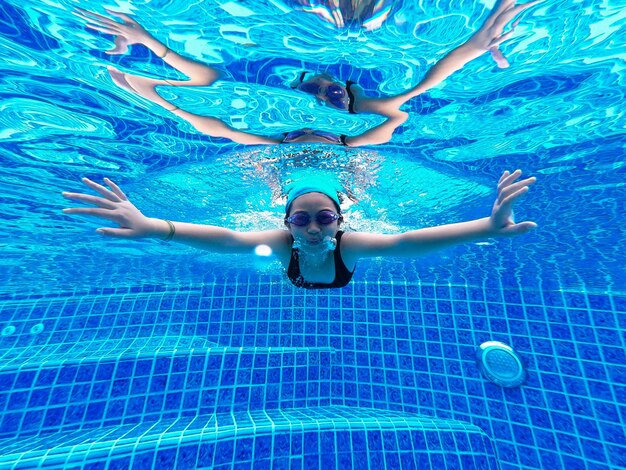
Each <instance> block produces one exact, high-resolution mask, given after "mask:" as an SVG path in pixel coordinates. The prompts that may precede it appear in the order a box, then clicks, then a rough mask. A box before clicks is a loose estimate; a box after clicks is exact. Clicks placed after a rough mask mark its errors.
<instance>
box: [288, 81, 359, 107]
mask: <svg viewBox="0 0 626 470" xmlns="http://www.w3.org/2000/svg"><path fill="white" fill-rule="evenodd" d="M298 88H299V89H300V90H302V91H304V92H305V93H309V94H311V95H314V96H315V97H316V98H317V100H318V101H319V102H320V103H325V104H327V105H329V106H331V107H333V108H336V109H346V106H347V103H348V96H347V93H346V88H345V86H343V85H342V84H341V83H339V82H337V81H335V80H334V79H333V78H332V77H331V76H328V75H324V74H321V75H315V76H313V77H311V78H309V79H308V80H305V81H304V82H303V83H302V84H301V85H300V86H299V87H298Z"/></svg>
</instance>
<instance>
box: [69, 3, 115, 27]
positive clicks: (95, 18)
mask: <svg viewBox="0 0 626 470" xmlns="http://www.w3.org/2000/svg"><path fill="white" fill-rule="evenodd" d="M74 14H75V15H76V16H80V17H81V18H83V19H84V20H87V21H90V22H92V23H97V22H100V23H102V24H103V25H109V26H111V25H114V24H118V23H117V22H116V21H113V20H112V19H111V18H107V17H106V16H102V15H99V14H98V13H94V12H93V11H87V10H84V9H82V8H78V7H77V8H76V12H75V13H74Z"/></svg>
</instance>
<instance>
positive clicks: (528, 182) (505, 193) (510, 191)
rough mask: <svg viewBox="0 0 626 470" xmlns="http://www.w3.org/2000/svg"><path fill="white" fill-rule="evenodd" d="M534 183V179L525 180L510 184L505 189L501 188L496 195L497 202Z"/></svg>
mask: <svg viewBox="0 0 626 470" xmlns="http://www.w3.org/2000/svg"><path fill="white" fill-rule="evenodd" d="M535 181H536V180H535V178H527V179H525V180H522V181H518V182H517V183H514V184H511V185H510V186H507V187H506V188H503V189H502V191H500V193H499V194H498V201H503V200H504V199H506V198H507V197H508V196H509V195H510V194H513V193H515V192H516V191H518V190H520V189H522V188H527V187H528V186H530V185H531V184H533V183H534V182H535Z"/></svg>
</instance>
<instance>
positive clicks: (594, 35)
mask: <svg viewBox="0 0 626 470" xmlns="http://www.w3.org/2000/svg"><path fill="white" fill-rule="evenodd" d="M444 3H445V4H444ZM80 6H81V7H83V8H87V9H91V10H97V11H99V12H103V10H102V9H101V6H100V5H99V4H98V3H96V2H83V3H81V5H80ZM107 6H110V7H111V8H115V9H119V10H121V11H126V12H128V13H131V14H133V15H135V17H137V18H139V19H140V20H141V22H142V24H143V25H144V26H145V27H146V28H147V29H148V30H149V31H150V32H152V33H153V34H155V35H156V36H157V37H159V39H161V40H166V42H167V44H168V45H169V47H171V48H172V49H174V50H177V51H180V52H181V53H183V54H184V55H186V56H189V57H193V58H195V59H197V60H200V61H202V62H206V63H210V64H214V65H215V66H216V67H219V68H220V69H222V70H224V71H226V72H227V73H228V78H227V79H225V80H222V81H220V82H218V83H216V84H215V85H213V86H211V87H201V88H176V89H172V88H164V89H163V94H164V96H166V97H167V98H168V99H171V100H172V101H175V102H176V103H177V104H178V105H179V106H180V107H182V108H184V109H187V110H190V111H193V112H195V113H198V114H210V115H212V116H216V117H218V118H220V119H223V120H225V121H226V122H228V123H229V124H230V125H232V126H234V127H237V128H241V129H247V130H249V131H252V132H259V133H263V132H267V133H269V132H271V133H273V134H277V133H280V132H285V131H288V130H292V129H293V128H294V126H300V127H301V126H302V123H306V126H308V127H315V128H320V129H324V130H329V131H333V130H337V129H341V130H342V132H343V133H346V134H357V133H360V132H363V131H364V130H365V129H367V128H369V127H371V126H373V125H376V124H378V123H379V122H380V121H381V119H380V118H378V117H376V116H371V115H357V116H354V115H348V114H346V113H342V112H339V111H334V110H332V109H330V108H325V107H320V106H318V105H317V104H316V103H315V100H314V99H313V98H312V97H309V96H306V95H303V94H299V93H297V92H294V91H292V90H290V89H289V87H288V84H289V83H290V82H291V80H293V79H294V78H295V77H296V76H297V74H298V73H299V71H300V70H320V71H321V70H328V71H330V72H331V73H333V74H334V75H336V76H338V77H340V78H341V79H343V80H346V79H352V80H354V81H356V82H358V83H359V84H361V85H362V86H363V87H364V88H365V89H366V90H369V91H371V92H372V93H373V94H376V93H380V94H382V95H386V94H394V93H399V92H401V91H403V90H405V89H406V88H408V87H410V86H412V85H413V84H415V83H416V82H417V81H418V80H419V79H420V78H421V77H422V76H423V74H424V73H425V71H426V70H427V68H428V67H431V66H432V65H433V64H434V63H435V62H436V61H437V60H439V59H441V58H442V57H443V56H444V55H445V54H446V52H447V51H449V50H451V49H452V48H454V47H456V46H458V45H459V44H461V43H462V42H463V41H464V40H466V39H467V38H468V37H469V36H470V35H471V33H472V32H473V31H475V30H476V29H477V28H478V27H479V26H480V24H481V22H482V21H483V20H484V18H485V17H486V16H487V14H488V10H489V9H490V8H491V7H492V3H491V2H489V3H487V4H483V3H475V2H449V3H446V2H421V3H417V2H410V1H407V0H404V1H399V2H397V3H396V5H395V7H394V10H393V15H392V16H391V17H390V19H389V20H388V21H387V22H386V23H385V24H384V25H383V26H382V27H381V28H380V29H377V30H374V31H369V32H366V31H363V30H361V29H359V28H358V27H356V26H355V25H352V26H351V27H349V28H347V29H344V30H336V29H333V28H332V27H330V26H329V25H327V24H325V23H324V22H322V21H320V20H319V19H318V18H316V17H315V16H313V15H311V14H307V13H304V12H302V11H294V10H292V9H291V7H292V6H293V5H291V4H289V3H284V2H280V1H278V0H267V1H259V2H228V1H206V2H200V3H196V4H190V3H188V2H146V3H145V4H131V3H127V2H116V3H111V4H107ZM73 7H74V3H72V2H68V1H62V2H39V1H36V2H27V3H24V2H17V1H14V0H11V1H1V2H0V12H1V13H2V14H1V15H0V46H1V47H0V50H1V51H2V52H1V53H0V64H1V69H2V73H0V111H1V113H0V160H1V162H2V164H1V165H0V176H1V178H0V190H1V196H0V197H1V200H0V204H1V206H0V207H1V210H0V219H1V222H2V223H1V224H0V246H1V249H2V256H1V257H0V258H1V259H0V332H1V333H2V335H1V336H0V358H1V360H0V468H5V467H6V468H33V467H37V466H40V465H43V466H47V467H51V468H139V469H142V468H194V467H198V468H220V469H221V468H224V469H225V468H251V467H254V468H324V469H326V468H341V469H343V468H354V469H361V468H367V467H368V466H369V468H372V469H377V468H387V469H395V468H403V469H410V468H430V467H432V468H501V469H526V468H563V469H578V468H581V469H582V468H589V469H608V468H626V431H625V423H626V405H625V403H626V366H625V363H626V354H625V350H626V334H625V332H626V275H625V272H624V261H625V260H624V256H623V249H622V248H621V246H622V245H623V240H624V239H625V233H624V232H625V226H624V224H623V223H622V216H623V214H624V213H626V207H625V206H626V186H625V185H624V176H625V174H626V163H625V158H624V155H625V152H624V142H625V134H626V133H625V131H624V129H625V123H626V120H625V118H624V110H623V105H622V103H623V102H624V89H625V88H624V81H625V72H624V70H625V65H624V55H625V53H626V50H625V47H624V44H625V41H624V32H623V24H624V20H625V18H626V12H625V11H624V9H623V8H621V7H620V6H619V5H618V3H617V2H605V3H603V4H601V5H597V4H594V3H592V2H589V1H581V2H575V3H573V2H564V1H549V0H548V1H546V2H544V3H543V4H540V5H537V6H535V7H533V8H532V9H531V10H529V11H527V12H526V13H525V14H524V15H523V17H522V21H521V23H520V24H519V26H518V27H517V30H516V34H515V36H514V38H513V39H511V40H510V41H508V42H506V43H505V44H504V45H503V51H504V52H505V54H506V55H507V57H508V58H509V60H510V62H511V66H510V68H508V69H498V68H497V67H496V66H495V65H494V63H493V61H492V60H491V59H490V58H489V57H488V55H486V54H485V55H484V56H482V57H480V58H479V59H476V60H474V61H473V62H471V63H470V64H468V65H467V66H466V67H465V68H464V69H463V70H461V71H459V72H457V73H456V74H454V75H453V76H452V77H450V78H449V79H447V80H446V81H445V83H444V84H442V85H440V86H438V87H436V88H435V89H433V90H431V91H429V92H428V93H426V94H423V95H421V96H419V97H418V98H415V99H414V100H412V101H411V102H410V103H409V104H407V105H406V106H405V107H404V108H403V109H404V110H406V111H407V112H409V114H410V118H409V120H408V121H407V122H406V123H405V124H404V125H403V126H402V127H401V128H400V129H398V131H396V133H395V134H394V136H393V139H392V141H391V142H390V143H388V144H385V145H381V146H373V147H363V148H359V149H348V148H341V149H337V148H328V147H324V146H319V145H318V146H315V145H312V146H298V145H296V146H282V147H281V148H269V147H247V148H246V147H244V146H241V145H236V144H232V143H229V142H227V141H225V140H221V139H213V138H210V137H207V136H205V135H202V134H200V133H199V132H197V131H196V130H195V129H194V128H193V127H192V126H191V125H190V124H188V123H187V122H185V121H183V120H181V119H178V118H177V117H175V116H173V115H172V114H170V113H168V112H166V111H164V110H163V109H162V108H159V107H158V106H156V105H154V104H152V103H150V102H148V101H146V100H143V99H141V98H139V97H137V96H134V95H132V94H130V93H128V92H126V91H124V90H121V89H120V88H118V87H116V86H115V85H114V84H113V83H112V82H111V80H110V78H109V76H108V74H107V73H106V68H105V67H106V66H107V65H110V64H113V65H115V66H116V67H118V68H120V69H122V70H125V71H134V72H135V73H143V74H145V75H149V76H166V77H168V78H172V79H175V78H181V77H180V76H179V75H177V72H176V71H175V70H172V69H170V68H168V67H167V66H165V65H163V63H162V61H160V60H159V59H158V58H157V57H155V56H154V55H153V54H151V53H149V52H148V51H146V49H144V48H142V47H134V48H132V50H131V51H130V52H129V53H128V54H125V55H121V56H109V55H107V54H105V53H104V51H105V50H106V49H108V48H109V47H110V45H111V43H110V37H109V36H107V35H103V34H98V33H94V32H92V31H90V30H87V29H85V27H84V26H83V24H82V23H81V20H80V19H79V18H77V17H76V16H74V15H72V8H73ZM294 123H297V124H294ZM268 129H269V130H268ZM303 150H306V154H305V155H303V154H302V151H303ZM307 168H315V169H317V170H318V171H320V172H323V173H324V174H325V175H326V176H327V177H332V178H335V179H336V180H337V181H338V182H339V183H340V184H341V185H342V186H343V188H344V189H345V190H346V191H349V192H351V193H352V194H354V198H355V199H358V202H356V203H354V204H352V205H350V207H347V208H346V210H345V218H346V223H347V224H348V226H349V228H350V229H353V230H364V231H365V230H371V231H380V232H385V233H397V232H400V231H404V230H409V229H413V228H419V227H424V226H430V225H438V224H444V223H451V222H455V221H460V220H467V219H473V218H477V217H483V216H485V215H488V214H489V211H490V208H491V204H492V201H493V197H494V194H493V193H494V185H495V182H496V181H497V179H498V177H499V175H500V174H501V172H502V170H504V169H511V170H512V169H515V168H521V169H522V170H524V172H525V173H526V174H528V175H536V176H537V177H538V182H537V183H536V184H535V185H534V186H533V187H532V190H531V191H530V192H529V194H528V195H527V196H525V197H524V200H523V202H521V203H520V204H519V207H518V208H517V209H516V216H517V218H518V219H519V220H524V219H527V220H534V221H536V222H537V223H538V229H537V230H535V231H533V232H532V233H530V234H527V235H524V236H523V237H517V238H513V239H499V240H484V241H481V242H477V243H471V244H467V245H463V246H459V247H455V248H450V249H446V250H444V251H442V252H439V253H436V254H432V255H428V256H425V257H422V258H419V259H414V260H405V259H385V260H379V259H375V260H366V261H361V262H359V265H358V268H357V272H356V274H355V276H354V280H353V282H352V283H351V284H350V285H349V286H347V287H345V288H343V289H341V290H331V291H319V292H315V291H302V290H300V289H297V288H294V287H293V286H291V284H290V283H289V281H288V280H287V279H286V277H285V275H284V274H283V273H282V272H281V269H280V267H279V266H278V264H277V263H276V262H274V261H272V260H271V259H270V260H266V259H262V258H258V259H255V258H253V257H247V256H242V255H214V254H211V253H205V252H199V251H197V250H194V249H192V248H188V247H185V246H178V245H175V244H165V243H161V242H158V241H153V240H145V241H136V242H132V243H130V242H126V241H123V240H111V239H103V238H102V237H100V236H98V234H96V233H95V229H96V228H97V227H99V226H100V223H99V222H97V221H95V220H92V219H88V218H80V217H70V216H68V215H65V214H63V213H62V212H61V209H62V208H63V207H66V206H67V204H68V202H67V201H66V200H64V199H63V198H62V197H61V195H60V193H61V191H66V190H79V189H80V187H81V184H80V178H81V177H83V176H88V177H91V178H94V179H98V180H100V179H102V178H103V177H105V176H108V177H110V178H112V179H114V180H115V181H116V182H118V183H119V184H120V185H121V186H122V187H123V189H124V190H125V191H126V193H127V194H128V195H129V196H130V197H131V198H132V200H133V202H134V203H135V204H136V205H137V206H138V207H140V208H141V210H142V211H143V212H144V213H146V214H148V215H150V216H156V217H163V218H169V219H172V220H185V221H190V222H196V223H207V224H216V225H225V226H228V227H230V228H234V229H239V230H264V229H272V228H279V227H281V224H282V216H283V207H284V201H283V200H281V198H280V189H281V188H282V186H284V184H285V183H286V181H287V180H288V179H289V178H290V177H293V176H294V175H296V174H298V172H300V171H302V170H303V169H307ZM485 341H502V342H504V343H506V344H508V345H510V346H512V347H513V348H514V349H515V350H516V351H517V353H518V354H519V356H520V358H521V360H522V362H523V363H524V366H525V368H526V370H527V374H528V376H527V380H526V382H525V383H524V384H523V385H521V386H520V387H515V388H510V389H508V388H503V387H501V386H499V385H496V384H493V383H491V382H489V381H487V380H486V379H485V378H484V377H483V376H482V375H481V373H480V371H479V368H478V366H477V364H476V361H475V358H476V350H477V348H478V346H479V345H480V344H481V343H483V342H485Z"/></svg>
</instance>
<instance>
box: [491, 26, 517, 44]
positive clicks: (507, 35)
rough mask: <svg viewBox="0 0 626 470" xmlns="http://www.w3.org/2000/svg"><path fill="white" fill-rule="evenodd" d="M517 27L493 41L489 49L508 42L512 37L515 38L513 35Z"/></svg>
mask: <svg viewBox="0 0 626 470" xmlns="http://www.w3.org/2000/svg"><path fill="white" fill-rule="evenodd" d="M514 28H515V27H513V28H512V29H511V30H510V31H507V32H506V33H504V34H503V35H502V36H500V37H498V38H495V39H494V40H493V41H491V42H490V43H489V47H496V46H499V45H500V44H502V43H503V42H504V41H506V40H508V39H510V38H511V36H513V33H514V32H515V29H514Z"/></svg>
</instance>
